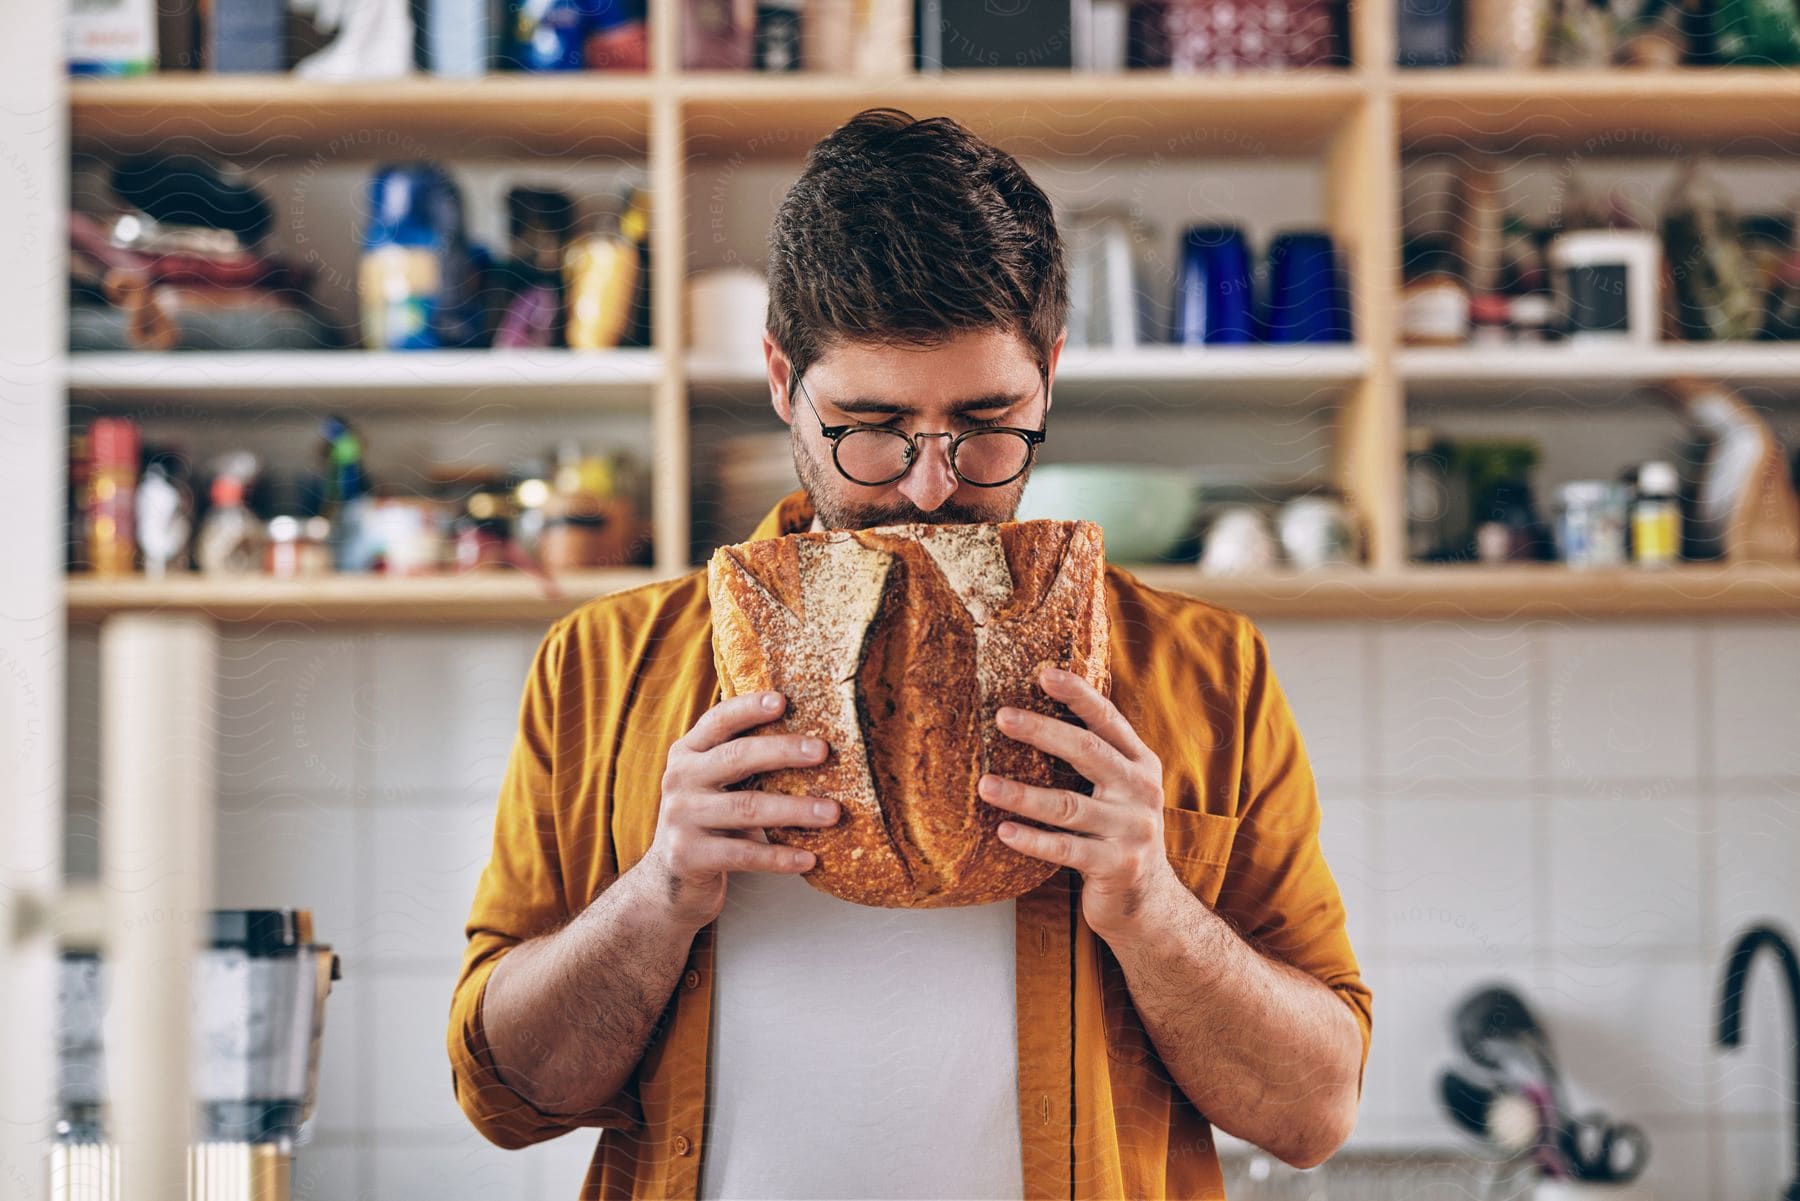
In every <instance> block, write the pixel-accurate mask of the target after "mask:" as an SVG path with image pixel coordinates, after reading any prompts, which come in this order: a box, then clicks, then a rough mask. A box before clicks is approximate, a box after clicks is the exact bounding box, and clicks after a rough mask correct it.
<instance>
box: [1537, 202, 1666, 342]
mask: <svg viewBox="0 0 1800 1201" xmlns="http://www.w3.org/2000/svg"><path fill="white" fill-rule="evenodd" d="M1548 257H1549V260H1550V273H1551V279H1552V282H1553V284H1554V287H1555V290H1556V292H1557V294H1558V297H1559V299H1560V301H1561V304H1562V308H1563V325H1564V328H1565V329H1566V330H1567V332H1568V337H1569V339H1570V340H1571V341H1574V342H1597V343H1602V344H1617V343H1619V342H1630V343H1633V344H1638V345H1653V344H1654V343H1655V342H1656V341H1657V340H1658V337H1659V335H1660V317H1661V313H1662V283H1661V272H1662V244H1661V242H1660V241H1659V240H1658V238H1657V236H1656V235H1655V234H1653V233H1650V232H1648V231H1646V230H1638V229H1582V230H1575V231H1573V232H1571V233H1564V234H1558V235H1557V236H1556V237H1555V238H1554V239H1553V240H1552V241H1551V243H1550V247H1549V251H1548Z"/></svg>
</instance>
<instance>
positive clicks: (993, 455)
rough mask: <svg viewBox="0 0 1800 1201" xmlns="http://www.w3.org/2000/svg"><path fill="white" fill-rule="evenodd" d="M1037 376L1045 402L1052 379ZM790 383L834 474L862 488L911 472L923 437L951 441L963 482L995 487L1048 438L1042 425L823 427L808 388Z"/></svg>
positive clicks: (954, 466)
mask: <svg viewBox="0 0 1800 1201" xmlns="http://www.w3.org/2000/svg"><path fill="white" fill-rule="evenodd" d="M1038 374H1039V375H1040V376H1042V377H1043V380H1044V395H1045V400H1046V402H1047V401H1048V399H1049V392H1050V376H1049V373H1048V372H1047V371H1045V370H1043V369H1042V368H1040V369H1039V372H1038ZM794 383H795V385H796V386H798V387H799V389H800V394H801V395H802V396H804V397H806V404H807V407H808V408H810V409H812V411H813V417H814V418H815V419H816V420H817V421H818V423H819V433H820V434H821V435H823V436H824V437H825V439H826V440H827V441H828V442H830V443H831V461H832V463H833V464H834V465H836V467H837V469H838V474H839V475H841V476H843V477H844V478H845V479H847V480H849V481H850V482H851V483H853V484H861V485H862V486H863V487H865V488H874V487H879V486H880V485H882V484H891V483H893V482H894V481H895V480H897V479H899V478H900V477H901V476H903V475H905V474H906V473H907V472H908V471H911V470H912V465H913V463H914V461H915V460H917V459H918V457H919V445H920V441H919V440H920V439H922V438H948V439H950V446H949V451H950V470H951V471H953V472H955V473H956V478H957V479H959V480H961V481H962V482H963V483H965V484H970V485H972V486H974V487H976V488H998V487H1000V486H1001V485H1003V484H1010V483H1012V482H1013V481H1014V480H1016V479H1018V478H1019V477H1020V476H1021V475H1023V474H1025V469H1026V468H1027V467H1029V466H1031V459H1032V456H1033V455H1034V454H1035V453H1036V452H1037V448H1038V447H1039V446H1041V445H1043V443H1044V438H1045V436H1046V435H1045V432H1044V427H1043V426H1040V427H1039V428H1037V429H1034V430H1028V429H1018V428H1015V427H1013V426H1009V425H984V426H979V427H977V428H975V429H972V430H964V431H963V432H962V433H960V434H951V433H949V432H948V431H944V432H940V433H927V432H920V433H917V434H909V433H907V432H906V431H905V430H898V429H894V428H893V427H892V426H886V425H869V424H867V423H864V422H855V423H853V424H850V425H826V424H825V419H824V418H823V417H820V416H819V407H818V406H817V405H815V404H813V398H812V393H810V392H808V391H807V390H806V385H805V384H804V383H801V381H800V379H799V378H798V377H795V380H794ZM1044 409H1045V412H1044V421H1045V424H1046V425H1047V424H1048V422H1049V419H1050V414H1049V405H1048V403H1046V404H1045V406H1044Z"/></svg>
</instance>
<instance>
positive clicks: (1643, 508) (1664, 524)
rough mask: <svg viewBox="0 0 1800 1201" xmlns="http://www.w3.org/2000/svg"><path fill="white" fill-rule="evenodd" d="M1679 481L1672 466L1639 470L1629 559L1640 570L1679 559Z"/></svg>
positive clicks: (1650, 465) (1662, 464) (1654, 465)
mask: <svg viewBox="0 0 1800 1201" xmlns="http://www.w3.org/2000/svg"><path fill="white" fill-rule="evenodd" d="M1680 490H1681V479H1680V477H1679V475H1678V474H1677V473H1676V471H1675V465H1674V464H1673V463H1665V462H1652V463H1645V464H1644V465H1643V466H1641V467H1639V468H1638V474H1637V493H1638V499H1637V503H1636V504H1635V505H1633V506H1632V509H1631V557H1632V560H1633V561H1634V562H1636V563H1637V564H1638V566H1640V567H1666V566H1668V565H1670V564H1672V563H1674V562H1675V561H1676V560H1677V559H1679V558H1680V557H1681V501H1680V498H1679V495H1678V494H1679V492H1680Z"/></svg>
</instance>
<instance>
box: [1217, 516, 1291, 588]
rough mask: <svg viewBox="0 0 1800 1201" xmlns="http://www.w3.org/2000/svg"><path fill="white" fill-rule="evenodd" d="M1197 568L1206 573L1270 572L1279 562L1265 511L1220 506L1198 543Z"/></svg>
mask: <svg viewBox="0 0 1800 1201" xmlns="http://www.w3.org/2000/svg"><path fill="white" fill-rule="evenodd" d="M1201 545H1202V549H1201V553H1200V570H1201V571H1204V572H1206V573H1207V574H1209V575H1250V574H1254V573H1256V572H1262V571H1272V570H1273V569H1274V568H1275V566H1276V565H1277V564H1278V563H1279V562H1280V559H1281V553H1280V551H1278V550H1277V549H1276V545H1275V534H1274V531H1272V530H1271V529H1270V528H1269V518H1268V514H1266V513H1264V512H1263V511H1262V510H1261V509H1259V508H1256V507H1255V506H1253V505H1223V506H1221V507H1220V508H1219V510H1218V511H1217V512H1216V513H1214V514H1213V519H1212V523H1211V524H1210V525H1208V526H1207V528H1206V538H1205V541H1204V542H1203V543H1202V544H1201Z"/></svg>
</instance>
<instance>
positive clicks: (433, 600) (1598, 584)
mask: <svg viewBox="0 0 1800 1201" xmlns="http://www.w3.org/2000/svg"><path fill="white" fill-rule="evenodd" d="M1127 569H1128V570H1130V571H1131V572H1132V573H1133V574H1134V575H1136V576H1137V577H1138V578H1139V579H1141V580H1143V581H1144V582H1145V583H1147V584H1150V585H1151V586H1153V587H1156V588H1162V589H1165V590H1167V591H1171V592H1182V593H1187V594H1190V595H1193V596H1198V597H1200V598H1202V599H1204V600H1206V601H1209V602H1210V603H1212V604H1216V605H1221V606H1223V607H1225V608H1228V609H1236V610H1238V611H1240V612H1243V613H1247V614H1249V615H1250V616H1251V617H1254V618H1259V619H1260V618H1275V617H1287V618H1320V619H1324V618H1334V619H1335V618H1342V619H1348V620H1366V619H1370V618H1376V619H1395V620H1419V619H1426V618H1432V619H1445V620H1450V619H1496V620H1515V621H1518V620H1535V619H1555V618H1563V617H1571V618H1572V617H1606V618H1622V617H1629V618H1680V617H1696V616H1708V615H1712V616H1727V615H1728V616H1734V617H1753V616H1780V615H1791V614H1793V613H1795V612H1796V611H1800V567H1766V566H1764V567H1737V568H1722V567H1711V566H1704V565H1691V566H1686V567H1680V568H1674V569H1670V570H1662V571H1639V570H1631V569H1619V570H1607V571H1571V570H1568V569H1566V568H1562V567H1558V566H1554V565H1549V564H1545V565H1541V566H1539V565H1532V566H1509V567H1501V568H1488V567H1476V566H1459V567H1411V568H1406V569H1404V570H1401V571H1392V572H1370V571H1363V570H1359V569H1346V570H1339V571H1324V572H1316V573H1303V572H1281V573H1272V574H1267V575H1256V576H1213V575H1203V574H1201V573H1200V571H1199V569H1198V568H1196V567H1192V566H1138V567H1131V566H1129V565H1128V566H1127ZM663 578H667V577H666V576H665V574H664V573H662V572H658V571H653V570H650V569H647V568H646V569H621V570H617V571H588V572H577V573H572V574H568V575H563V576H558V577H557V578H556V580H555V586H554V588H546V586H545V584H544V582H543V581H541V580H539V579H536V578H534V577H532V576H528V575H525V574H523V573H521V572H516V571H492V572H480V573H474V574H470V575H462V576H433V577H403V578H398V579H388V578H385V577H381V576H338V577H329V578H326V579H321V580H317V581H289V580H268V579H257V578H250V579H236V580H230V579H228V580H219V581H211V580H206V579H203V578H199V577H193V576H186V577H179V578H169V579H163V580H151V579H143V578H128V579H118V580H105V579H90V578H84V577H76V578H73V579H71V580H70V581H69V583H68V614H69V619H70V620H71V621H75V622H95V621H101V620H104V619H105V618H107V617H109V616H111V615H113V614H116V613H128V612H129V613H140V612H150V613H190V614H197V615H201V616H204V617H208V618H210V619H212V620H214V621H220V622H231V623H235V624H244V625H274V624H279V623H301V624H312V623H316V622H360V623H374V622H383V621H399V620H404V621H405V622H406V623H408V624H430V623H456V624H481V623H493V622H505V623H520V622H523V623H530V624H534V625H543V624H547V623H549V622H551V621H554V620H556V619H557V618H559V617H561V616H562V615H563V614H565V613H567V612H569V611H570V610H571V609H573V608H575V607H576V606H577V605H580V604H581V603H583V602H584V601H587V600H589V599H591V598H593V597H596V596H600V595H602V594H605V593H609V592H616V591H619V590H621V589H625V588H634V587H637V586H639V585H642V584H648V583H651V582H653V581H655V580H658V579H663Z"/></svg>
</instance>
